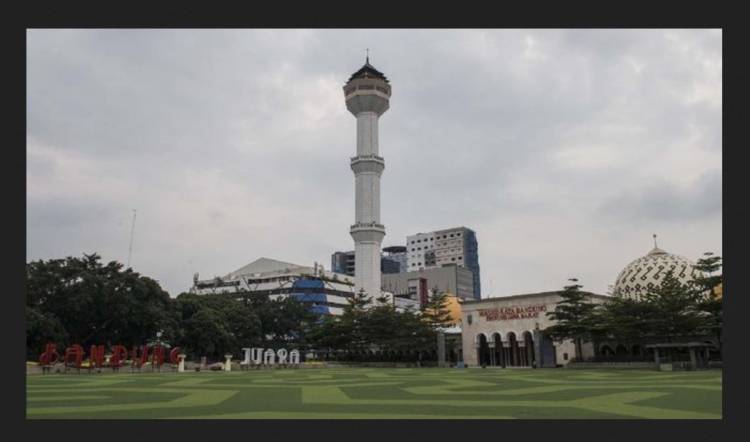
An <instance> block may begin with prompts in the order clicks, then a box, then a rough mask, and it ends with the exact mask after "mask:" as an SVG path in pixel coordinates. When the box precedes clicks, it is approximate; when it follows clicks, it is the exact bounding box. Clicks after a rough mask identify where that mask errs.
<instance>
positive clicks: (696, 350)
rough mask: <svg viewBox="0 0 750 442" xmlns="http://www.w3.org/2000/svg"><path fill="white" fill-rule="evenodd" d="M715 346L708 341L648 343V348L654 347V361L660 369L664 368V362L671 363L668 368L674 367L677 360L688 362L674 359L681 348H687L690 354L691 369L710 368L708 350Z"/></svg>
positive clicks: (689, 365) (678, 361) (689, 366)
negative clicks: (674, 355)
mask: <svg viewBox="0 0 750 442" xmlns="http://www.w3.org/2000/svg"><path fill="white" fill-rule="evenodd" d="M713 347H714V345H713V344H710V343H706V342H668V343H663V344H650V345H646V348H652V349H654V362H655V363H656V366H657V367H658V368H659V369H660V370H661V369H662V362H669V363H670V367H669V368H666V369H667V370H669V369H672V368H673V367H674V363H675V362H677V363H681V362H687V361H680V360H677V361H675V360H673V359H672V356H673V354H674V353H675V352H678V354H679V352H680V351H681V350H685V349H687V350H688V353H689V354H690V363H689V364H688V365H687V367H688V368H689V369H690V370H697V369H701V368H708V352H709V350H710V349H711V348H713ZM700 350H704V351H700ZM680 365H682V364H680Z"/></svg>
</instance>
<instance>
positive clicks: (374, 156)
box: [351, 154, 385, 163]
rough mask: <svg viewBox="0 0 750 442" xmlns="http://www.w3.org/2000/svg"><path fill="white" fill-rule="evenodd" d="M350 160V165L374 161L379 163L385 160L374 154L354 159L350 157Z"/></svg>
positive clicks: (358, 156)
mask: <svg viewBox="0 0 750 442" xmlns="http://www.w3.org/2000/svg"><path fill="white" fill-rule="evenodd" d="M351 160H352V163H354V162H357V161H368V160H375V161H379V162H381V163H383V162H385V159H384V158H383V157H380V156H377V155H374V154H367V155H357V156H356V157H351Z"/></svg>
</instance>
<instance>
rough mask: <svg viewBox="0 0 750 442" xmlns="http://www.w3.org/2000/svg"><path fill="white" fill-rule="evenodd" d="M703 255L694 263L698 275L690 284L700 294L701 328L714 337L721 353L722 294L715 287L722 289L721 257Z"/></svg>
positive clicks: (707, 253)
mask: <svg viewBox="0 0 750 442" xmlns="http://www.w3.org/2000/svg"><path fill="white" fill-rule="evenodd" d="M703 256H704V258H701V259H699V260H698V261H697V262H696V264H695V267H694V268H695V270H697V271H698V277H696V278H695V279H694V280H693V281H692V284H693V287H694V289H695V290H696V291H698V292H699V293H700V294H701V295H702V296H701V298H700V301H699V302H698V310H699V311H700V312H701V313H702V314H703V317H704V323H703V326H702V329H703V331H704V333H705V334H706V335H710V336H714V337H715V338H716V342H717V344H718V347H719V354H721V348H722V342H721V330H722V326H723V324H724V319H723V302H722V300H723V295H722V296H720V295H719V294H718V293H717V289H719V288H721V289H723V286H722V281H723V275H722V272H721V269H722V259H721V257H720V256H714V254H713V253H711V252H706V253H704V254H703Z"/></svg>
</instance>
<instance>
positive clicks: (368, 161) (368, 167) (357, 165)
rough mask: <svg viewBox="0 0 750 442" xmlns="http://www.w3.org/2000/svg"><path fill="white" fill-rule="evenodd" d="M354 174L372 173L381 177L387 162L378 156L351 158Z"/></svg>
mask: <svg viewBox="0 0 750 442" xmlns="http://www.w3.org/2000/svg"><path fill="white" fill-rule="evenodd" d="M351 167H352V170H353V171H354V173H355V174H356V173H360V172H371V173H377V174H378V175H380V174H381V173H383V169H385V160H384V159H383V157H379V156H377V155H358V156H356V157H352V158H351Z"/></svg>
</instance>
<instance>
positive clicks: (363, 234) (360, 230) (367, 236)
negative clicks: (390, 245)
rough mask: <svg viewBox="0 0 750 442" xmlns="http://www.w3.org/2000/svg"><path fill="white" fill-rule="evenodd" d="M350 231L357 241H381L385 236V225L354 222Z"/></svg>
mask: <svg viewBox="0 0 750 442" xmlns="http://www.w3.org/2000/svg"><path fill="white" fill-rule="evenodd" d="M349 233H350V234H351V235H352V238H354V241H355V242H361V243H380V242H382V241H383V237H384V236H385V226H384V225H382V224H378V223H356V224H352V226H351V228H350V229H349Z"/></svg>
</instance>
